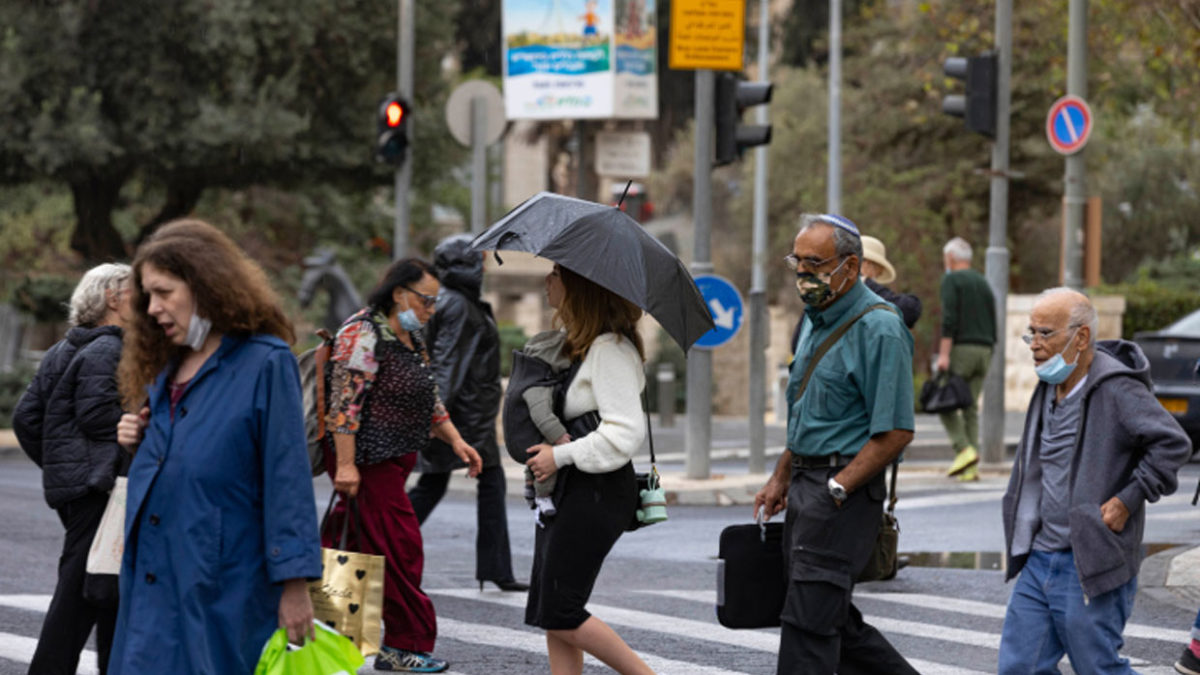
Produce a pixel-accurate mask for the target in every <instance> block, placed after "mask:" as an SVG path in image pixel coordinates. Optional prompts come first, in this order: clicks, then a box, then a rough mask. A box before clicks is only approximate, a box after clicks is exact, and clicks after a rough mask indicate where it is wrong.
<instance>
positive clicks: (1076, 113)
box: [1046, 96, 1092, 155]
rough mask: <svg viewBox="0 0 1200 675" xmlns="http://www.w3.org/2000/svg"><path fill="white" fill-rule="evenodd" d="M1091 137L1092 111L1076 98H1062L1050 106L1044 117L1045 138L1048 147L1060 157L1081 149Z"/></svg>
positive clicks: (1084, 102) (1085, 102)
mask: <svg viewBox="0 0 1200 675" xmlns="http://www.w3.org/2000/svg"><path fill="white" fill-rule="evenodd" d="M1091 135H1092V109H1091V108H1090V107H1088V104H1087V101H1084V100H1083V99H1081V98H1079V97H1078V96H1064V97H1062V98H1060V99H1058V100H1057V101H1055V102H1054V105H1052V106H1050V114H1049V115H1047V116H1046V138H1047V139H1048V140H1049V141H1050V147H1052V148H1054V151H1055V152H1057V153H1059V154H1062V155H1072V154H1074V153H1076V152H1079V151H1080V150H1082V149H1083V146H1084V145H1086V144H1087V141H1088V137H1089V136H1091Z"/></svg>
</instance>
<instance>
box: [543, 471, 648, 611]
mask: <svg viewBox="0 0 1200 675" xmlns="http://www.w3.org/2000/svg"><path fill="white" fill-rule="evenodd" d="M559 486H561V493H560V494H556V495H555V508H556V510H557V514H556V515H555V516H553V517H552V518H548V519H547V522H546V523H545V525H544V526H543V527H539V528H537V534H536V537H535V539H534V553H533V572H532V573H531V574H530V579H529V601H528V603H527V604H526V605H525V623H527V624H529V625H530V626H537V627H539V628H544V629H546V630H572V629H575V628H578V627H579V626H580V625H581V624H582V623H583V622H584V621H587V619H588V617H589V616H591V614H589V613H588V611H587V610H586V609H584V606H585V605H586V604H587V601H588V598H589V597H591V595H592V587H593V586H594V585H595V584H596V576H597V575H598V574H600V565H601V564H603V563H604V557H605V556H606V555H608V552H609V551H610V550H612V547H613V544H615V543H617V538H619V537H620V536H621V533H622V532H624V531H625V526H626V525H628V524H629V521H630V519H632V518H633V513H634V511H635V510H636V509H637V483H636V481H635V480H634V475H633V464H632V463H628V464H626V465H625V466H623V467H621V468H619V469H617V470H615V471H609V472H608V473H584V472H583V471H580V470H578V469H576V468H575V467H572V466H568V467H564V468H563V469H561V470H560V471H559V474H558V484H557V485H556V487H559ZM558 492H559V491H558V490H556V493H558Z"/></svg>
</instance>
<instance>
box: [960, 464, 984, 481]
mask: <svg viewBox="0 0 1200 675" xmlns="http://www.w3.org/2000/svg"><path fill="white" fill-rule="evenodd" d="M958 480H959V481H960V482H963V483H969V482H971V481H977V480H979V464H978V463H976V464H972V465H971V466H968V467H967V468H966V470H965V471H963V472H962V473H960V474H958Z"/></svg>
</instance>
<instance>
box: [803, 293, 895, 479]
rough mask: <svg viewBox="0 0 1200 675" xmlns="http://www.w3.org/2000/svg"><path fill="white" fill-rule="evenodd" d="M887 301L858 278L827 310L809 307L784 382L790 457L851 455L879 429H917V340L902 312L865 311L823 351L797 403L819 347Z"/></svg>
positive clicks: (805, 312)
mask: <svg viewBox="0 0 1200 675" xmlns="http://www.w3.org/2000/svg"><path fill="white" fill-rule="evenodd" d="M883 302H884V300H883V299H882V298H880V297H879V296H878V295H876V294H875V293H873V292H872V291H871V290H870V289H869V288H867V287H866V285H865V284H863V283H862V281H858V282H856V283H855V284H854V287H853V288H851V289H850V291H849V292H848V293H846V295H844V296H842V297H841V298H838V299H837V301H835V302H834V303H833V304H832V305H830V306H829V307H828V308H826V309H823V310H821V309H815V308H813V307H808V308H806V309H805V310H804V323H803V325H802V327H801V329H800V338H799V340H798V341H797V347H796V358H795V360H794V361H792V367H791V377H789V378H788V387H787V401H788V427H787V447H788V450H791V451H792V453H793V454H796V455H807V456H810V457H813V456H823V455H832V454H835V453H837V454H842V455H854V454H857V453H858V451H859V450H861V449H862V447H863V446H864V445H866V443H867V440H868V439H870V438H871V437H872V436H874V435H875V434H879V433H883V432H885V431H891V430H893V429H904V430H907V431H912V430H913V427H914V420H913V381H912V353H913V339H912V334H911V333H909V332H908V329H907V328H905V327H904V322H903V321H902V320H901V319H900V316H899V312H896V313H892V312H888V311H885V310H882V309H878V310H875V311H871V312H867V314H866V315H865V316H863V317H862V318H861V319H859V320H858V323H856V324H854V326H852V327H851V328H850V330H849V331H847V332H846V334H845V335H843V336H842V337H841V339H839V340H838V341H837V342H836V343H835V344H834V345H833V347H832V348H831V349H830V350H829V351H828V352H826V354H825V356H824V357H823V358H822V359H821V361H820V362H819V363H818V364H817V368H816V370H815V371H813V375H812V378H810V379H809V381H808V388H807V389H805V390H804V395H803V396H801V397H800V399H799V400H796V390H797V389H799V388H800V380H801V379H802V378H803V377H804V371H805V369H807V368H808V362H809V361H810V360H811V359H812V356H813V352H815V351H816V350H817V347H819V346H820V345H821V343H822V342H824V341H825V338H827V337H829V335H830V334H831V333H833V332H834V331H835V330H837V328H838V326H840V325H841V324H842V323H843V322H845V321H849V320H850V319H852V318H854V317H855V316H856V315H858V313H859V312H861V311H862V310H864V309H866V308H867V307H870V306H871V305H875V304H879V303H883ZM885 304H886V303H885Z"/></svg>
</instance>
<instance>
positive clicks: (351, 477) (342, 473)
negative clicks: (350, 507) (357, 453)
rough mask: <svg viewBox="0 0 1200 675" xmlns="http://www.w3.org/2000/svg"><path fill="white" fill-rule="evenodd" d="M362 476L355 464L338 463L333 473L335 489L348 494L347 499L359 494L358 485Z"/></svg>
mask: <svg viewBox="0 0 1200 675" xmlns="http://www.w3.org/2000/svg"><path fill="white" fill-rule="evenodd" d="M361 482H362V478H361V477H360V476H359V475H358V467H357V466H355V465H354V464H352V463H351V464H341V463H339V464H338V465H337V468H335V469H334V474H333V489H334V490H336V491H338V492H340V493H342V494H344V495H346V498H347V499H354V498H355V497H357V496H358V485H359V483H361Z"/></svg>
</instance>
